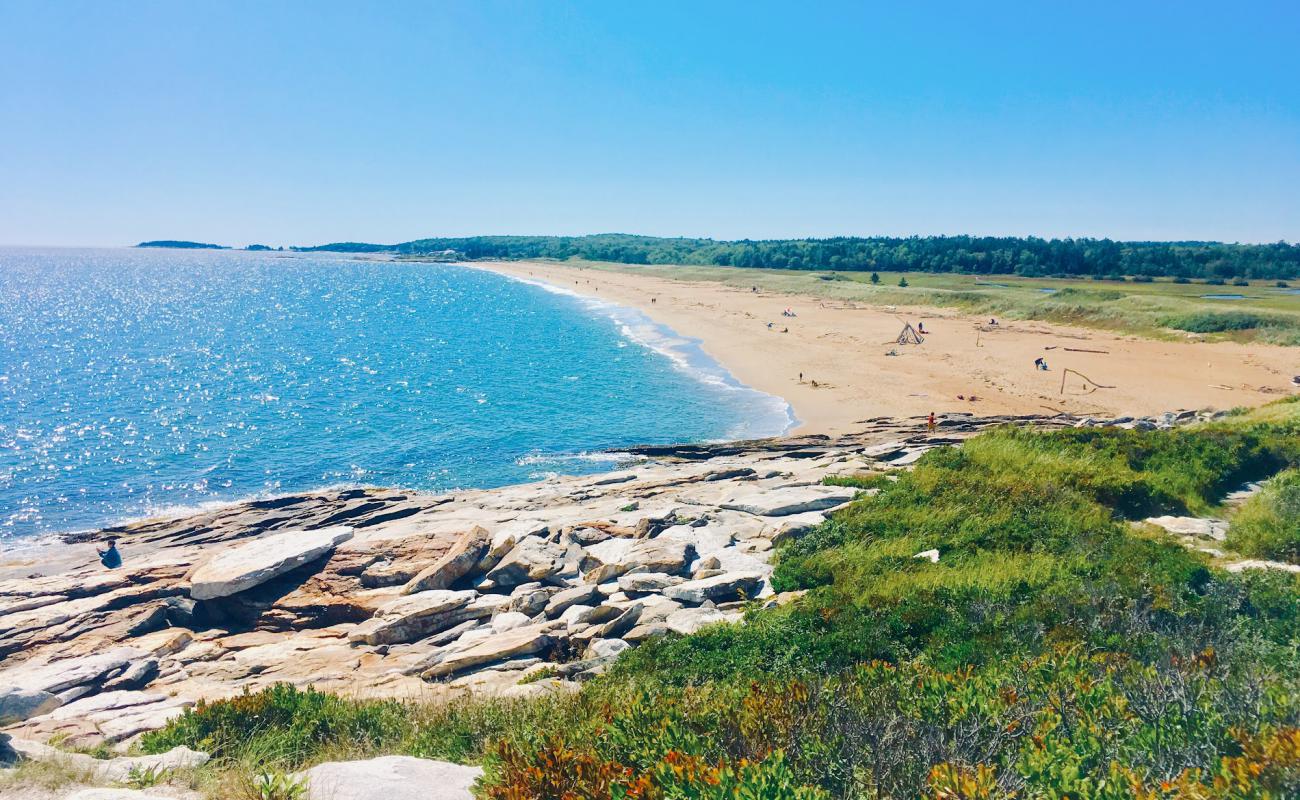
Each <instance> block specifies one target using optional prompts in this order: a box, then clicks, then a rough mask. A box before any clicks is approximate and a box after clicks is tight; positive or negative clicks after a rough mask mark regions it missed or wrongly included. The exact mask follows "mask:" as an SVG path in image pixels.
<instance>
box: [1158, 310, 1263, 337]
mask: <svg viewBox="0 0 1300 800" xmlns="http://www.w3.org/2000/svg"><path fill="white" fill-rule="evenodd" d="M1160 324H1161V325H1163V326H1165V327H1166V328H1173V329H1175V330H1180V331H1188V332H1189V333H1227V332H1231V331H1249V330H1255V329H1258V328H1270V327H1283V326H1285V325H1287V324H1288V323H1287V321H1286V320H1284V319H1280V318H1278V317H1270V316H1267V315H1264V314H1252V313H1249V312H1246V311H1198V312H1195V313H1190V314H1176V315H1173V316H1168V317H1165V318H1163V319H1162V320H1161V321H1160Z"/></svg>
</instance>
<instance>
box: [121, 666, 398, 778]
mask: <svg viewBox="0 0 1300 800" xmlns="http://www.w3.org/2000/svg"><path fill="white" fill-rule="evenodd" d="M409 724H410V723H409V720H408V718H407V716H406V713H405V709H404V708H403V705H402V704H401V703H400V702H398V701H396V700H390V701H383V702H372V703H360V702H355V701H351V700H346V699H344V698H341V697H338V696H336V695H332V694H327V693H324V692H318V691H316V690H314V689H310V688H309V689H297V688H295V687H293V686H290V685H288V684H277V685H275V686H272V687H270V688H267V689H264V690H262V691H260V692H257V693H253V694H250V693H247V692H245V693H244V694H243V695H241V696H239V697H234V698H231V699H229V700H219V701H216V702H212V703H205V702H200V703H199V704H197V705H196V706H194V707H193V708H191V709H188V710H186V712H185V713H184V714H183V715H181V716H180V717H178V718H177V719H175V720H173V721H172V722H171V723H170V724H169V725H168V726H167V727H166V728H163V729H162V730H159V731H154V732H151V733H147V734H145V736H144V737H143V739H142V742H141V744H142V745H143V747H144V749H145V751H146V752H149V753H161V752H165V751H166V750H169V749H171V748H172V747H176V746H178V745H186V746H189V747H193V748H195V749H197V750H203V751H205V752H208V753H211V754H212V755H213V756H215V757H223V758H238V757H242V756H244V755H246V754H248V753H256V754H257V755H258V756H259V760H261V761H263V762H265V763H273V764H289V765H297V764H301V763H303V762H304V761H306V760H307V759H308V758H310V757H311V756H312V755H313V754H315V753H317V752H319V751H321V750H324V749H327V748H330V747H338V746H346V747H349V748H359V749H367V748H375V747H378V746H380V745H382V744H386V743H391V742H393V741H396V740H398V739H400V738H401V737H402V736H403V735H404V734H405V733H406V732H407V731H408V730H409Z"/></svg>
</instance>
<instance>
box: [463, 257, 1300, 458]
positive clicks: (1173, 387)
mask: <svg viewBox="0 0 1300 800" xmlns="http://www.w3.org/2000/svg"><path fill="white" fill-rule="evenodd" d="M472 266H475V267H479V268H483V269H490V270H493V271H495V272H499V273H502V274H506V275H513V276H517V277H524V278H531V279H533V280H542V281H547V282H549V283H552V284H554V285H556V286H562V287H564V288H567V289H570V290H573V291H576V292H579V293H581V294H586V295H590V296H592V297H599V298H602V299H605V300H610V301H613V302H617V303H621V304H624V305H628V306H632V307H635V308H638V309H640V310H641V311H642V312H644V313H645V314H646V315H647V316H649V317H650V318H652V319H654V320H655V321H656V322H660V323H663V324H665V325H668V326H669V327H671V328H673V329H674V330H676V331H677V332H678V333H680V334H683V335H685V336H691V337H694V338H698V339H700V340H701V342H702V346H703V349H704V350H705V352H707V353H708V354H709V355H710V356H712V357H713V358H715V359H717V360H718V361H719V362H721V363H722V364H724V365H725V366H726V367H727V368H728V369H729V370H730V371H731V373H732V374H733V375H735V377H736V378H737V379H738V380H740V381H742V382H744V383H746V384H748V385H750V386H753V387H755V388H757V389H760V390H762V391H765V392H769V393H771V394H775V395H778V396H780V397H783V398H785V399H786V400H787V401H788V402H789V403H790V404H791V405H792V406H793V407H794V410H795V414H796V416H797V417H798V419H799V426H798V427H797V428H796V430H795V432H797V433H843V432H846V431H851V430H854V429H855V428H856V427H857V423H858V421H860V420H865V419H868V418H871V417H876V416H895V417H907V416H914V415H924V414H928V413H929V412H931V411H934V412H935V413H938V414H943V413H945V412H954V411H969V412H972V413H976V414H985V415H987V414H1007V413H1010V414H1040V413H1043V412H1044V411H1064V412H1069V413H1073V414H1079V415H1087V414H1099V415H1100V414H1104V415H1112V416H1113V415H1117V414H1132V415H1135V416H1137V415H1150V414H1156V413H1160V412H1163V411H1170V410H1174V409H1199V408H1216V409H1224V408H1233V407H1236V406H1257V405H1261V404H1263V403H1267V402H1269V401H1272V400H1277V399H1279V398H1282V397H1286V396H1288V395H1290V394H1293V393H1296V391H1297V390H1296V388H1295V387H1293V386H1292V384H1291V376H1292V375H1294V374H1295V373H1296V372H1300V352H1297V349H1296V348H1287V347H1278V346H1273V345H1261V344H1249V345H1244V344H1236V343H1231V342H1215V343H1207V342H1196V341H1187V342H1175V341H1157V340H1152V339H1143V338H1138V337H1134V336H1126V335H1121V334H1114V333H1107V332H1104V331H1097V330H1091V329H1086V328H1071V327H1068V326H1062V325H1054V324H1049V323H1045V322H1034V321H1015V320H999V321H998V322H999V324H998V325H997V326H996V327H993V326H990V325H988V322H989V320H988V319H987V318H977V317H972V316H970V315H967V314H962V313H960V312H956V311H953V310H951V309H939V308H920V307H915V308H913V307H901V306H900V307H897V308H892V309H891V308H885V307H871V306H866V305H862V304H852V303H843V302H836V301H830V300H826V299H823V298H816V297H807V296H800V295H790V294H783V293H773V292H766V291H759V292H750V291H745V290H739V289H735V288H732V287H729V286H723V285H721V284H714V283H707V282H699V281H692V282H685V281H674V280H669V279H665V278H661V277H656V276H649V275H638V274H635V273H634V272H621V271H620V272H613V271H607V270H596V269H591V268H585V267H581V266H569V265H564V264H556V263H545V262H508V263H482V262H480V263H476V264H473V265H472ZM787 308H788V309H790V310H791V311H792V312H793V313H794V314H795V315H796V316H794V317H786V316H782V311H783V310H785V309H787ZM769 322H770V323H772V327H770V328H769V327H768V323H769ZM904 323H911V324H912V325H914V326H915V325H917V324H918V323H923V324H924V326H925V329H926V331H928V333H927V335H926V336H925V341H924V343H923V344H920V345H916V344H911V345H899V344H896V343H895V339H896V338H897V336H898V335H899V332H900V331H901V329H902V328H903V325H904ZM783 331H785V332H783ZM891 351H893V352H895V353H897V355H889V353H890V352H891ZM1082 351H1104V352H1082ZM1039 357H1042V358H1045V359H1046V360H1047V364H1048V367H1049V369H1048V370H1047V371H1042V370H1037V369H1035V368H1034V363H1033V362H1034V359H1035V358H1039ZM1067 368H1068V369H1072V370H1075V371H1077V372H1079V373H1082V374H1083V375H1084V376H1087V378H1089V379H1091V380H1092V381H1094V382H1095V383H1097V384H1101V385H1103V386H1105V387H1108V388H1095V387H1091V386H1089V385H1088V384H1086V383H1085V382H1084V380H1083V378H1082V377H1080V376H1079V375H1076V374H1073V373H1069V374H1066V375H1065V378H1066V382H1065V390H1064V392H1062V391H1061V380H1062V371H1063V370H1065V369H1067ZM800 373H803V379H802V380H800V378H799V374H800ZM971 397H975V398H978V399H976V400H973V401H972V400H971V399H970V398H971ZM963 398H965V399H963Z"/></svg>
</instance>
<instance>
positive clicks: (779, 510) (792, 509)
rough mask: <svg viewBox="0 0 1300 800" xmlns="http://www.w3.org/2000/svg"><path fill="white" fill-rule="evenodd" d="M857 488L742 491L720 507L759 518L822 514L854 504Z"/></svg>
mask: <svg viewBox="0 0 1300 800" xmlns="http://www.w3.org/2000/svg"><path fill="white" fill-rule="evenodd" d="M855 494H857V491H856V490H855V489H850V488H844V487H840V486H789V487H785V488H782V489H766V490H765V489H749V490H745V489H741V490H739V491H736V492H733V493H731V494H730V495H728V496H727V497H726V499H724V500H723V501H722V502H721V503H719V504H718V505H719V506H720V507H722V508H726V509H730V510H732V511H743V512H745V513H746V514H754V515H756V516H760V517H784V516H789V515H790V514H802V513H804V512H806V511H823V510H826V509H830V508H835V507H836V506H841V505H844V504H845V503H847V502H849V501H851V500H852V499H853V496H854V495H855Z"/></svg>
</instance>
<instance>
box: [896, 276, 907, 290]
mask: <svg viewBox="0 0 1300 800" xmlns="http://www.w3.org/2000/svg"><path fill="white" fill-rule="evenodd" d="M898 285H899V287H901V288H903V289H906V288H907V278H899V279H898Z"/></svg>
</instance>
